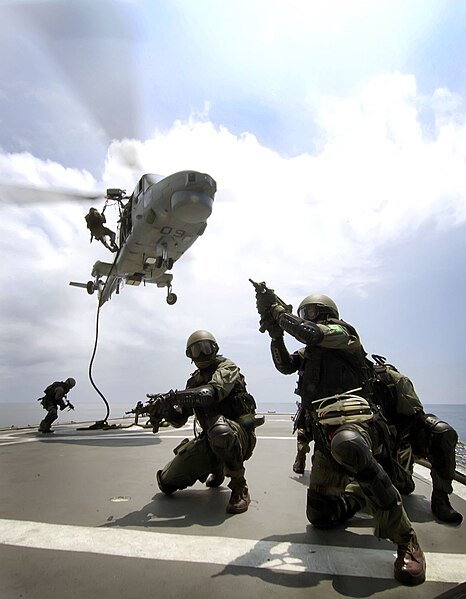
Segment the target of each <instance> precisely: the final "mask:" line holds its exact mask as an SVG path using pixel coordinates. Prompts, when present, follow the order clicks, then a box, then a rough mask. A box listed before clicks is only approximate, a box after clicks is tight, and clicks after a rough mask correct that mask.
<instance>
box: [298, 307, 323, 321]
mask: <svg viewBox="0 0 466 599" xmlns="http://www.w3.org/2000/svg"><path fill="white" fill-rule="evenodd" d="M319 314H320V306H319V305H318V304H307V305H305V306H303V307H302V308H300V309H299V310H298V316H299V317H300V318H302V319H303V320H315V319H316V318H317V317H318V316H319Z"/></svg>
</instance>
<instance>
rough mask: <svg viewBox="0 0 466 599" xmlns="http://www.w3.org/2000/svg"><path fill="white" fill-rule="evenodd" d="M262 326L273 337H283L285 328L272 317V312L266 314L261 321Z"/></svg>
mask: <svg viewBox="0 0 466 599" xmlns="http://www.w3.org/2000/svg"><path fill="white" fill-rule="evenodd" d="M260 324H261V327H263V328H264V329H265V330H266V331H267V333H268V334H269V335H270V337H271V338H272V339H277V338H278V337H283V329H282V328H281V326H280V325H279V324H277V322H276V320H275V319H274V318H273V317H272V315H271V314H270V312H269V313H268V314H266V315H264V316H263V317H262V318H261V321H260Z"/></svg>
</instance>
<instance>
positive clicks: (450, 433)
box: [424, 414, 458, 447]
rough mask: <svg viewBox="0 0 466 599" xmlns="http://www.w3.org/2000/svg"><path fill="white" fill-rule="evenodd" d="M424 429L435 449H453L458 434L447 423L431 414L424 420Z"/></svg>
mask: <svg viewBox="0 0 466 599" xmlns="http://www.w3.org/2000/svg"><path fill="white" fill-rule="evenodd" d="M424 423H425V427H426V429H427V430H428V431H429V433H430V435H431V437H430V442H431V445H435V446H437V447H439V446H440V447H444V446H450V447H454V446H455V445H456V443H457V441H458V434H457V432H456V431H455V429H454V428H452V427H451V426H450V425H449V424H448V423H447V422H444V421H443V420H440V419H439V418H437V416H434V415H433V414H427V415H426V417H425V420H424Z"/></svg>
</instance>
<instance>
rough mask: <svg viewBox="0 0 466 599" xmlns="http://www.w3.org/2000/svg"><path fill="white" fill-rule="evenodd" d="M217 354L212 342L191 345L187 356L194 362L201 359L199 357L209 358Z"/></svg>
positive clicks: (198, 342) (197, 342)
mask: <svg viewBox="0 0 466 599" xmlns="http://www.w3.org/2000/svg"><path fill="white" fill-rule="evenodd" d="M214 352H215V345H214V344H213V343H212V341H206V340H204V341H196V343H193V344H192V345H190V346H189V347H188V349H187V350H186V355H187V356H188V358H191V359H192V360H195V359H196V358H199V356H200V355H201V354H203V355H204V356H209V355H210V354H213V353H214Z"/></svg>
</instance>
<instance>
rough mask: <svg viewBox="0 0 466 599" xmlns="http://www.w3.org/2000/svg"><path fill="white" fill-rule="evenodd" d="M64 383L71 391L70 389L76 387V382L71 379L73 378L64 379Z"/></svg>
mask: <svg viewBox="0 0 466 599" xmlns="http://www.w3.org/2000/svg"><path fill="white" fill-rule="evenodd" d="M65 383H66V384H67V385H68V387H69V388H70V389H72V388H73V387H74V386H75V385H76V381H75V380H74V378H73V377H71V376H70V377H69V378H67V379H66V381H65Z"/></svg>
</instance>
